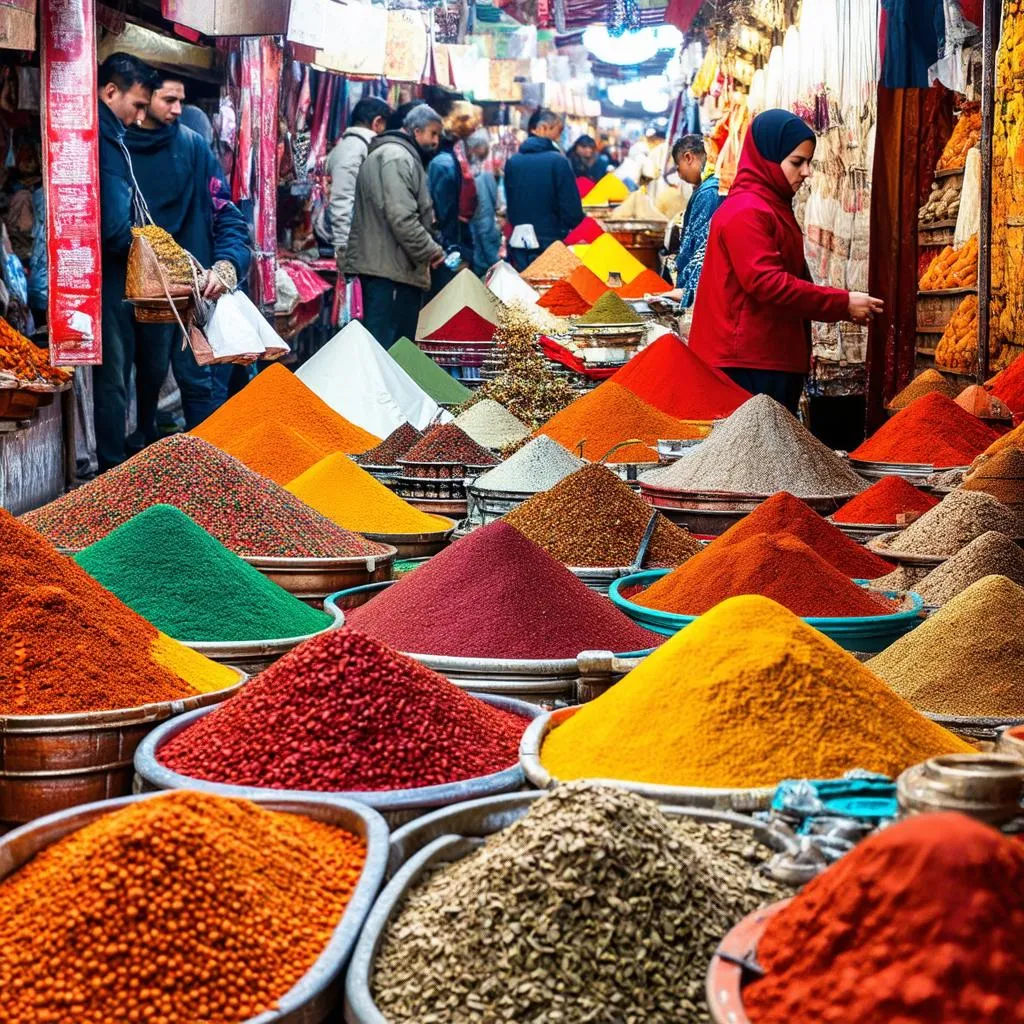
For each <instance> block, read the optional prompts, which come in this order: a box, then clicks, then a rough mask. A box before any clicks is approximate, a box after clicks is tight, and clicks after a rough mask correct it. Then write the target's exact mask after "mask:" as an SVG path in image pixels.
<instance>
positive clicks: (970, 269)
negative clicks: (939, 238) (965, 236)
mask: <svg viewBox="0 0 1024 1024" xmlns="http://www.w3.org/2000/svg"><path fill="white" fill-rule="evenodd" d="M977 283H978V236H977V235H971V237H970V239H969V240H968V241H967V242H966V243H965V244H964V245H962V246H961V247H960V248H959V249H954V248H953V246H951V245H947V246H946V248H945V249H943V250H942V252H940V253H939V255H938V256H936V257H935V259H933V260H932V261H931V263H930V264H929V265H928V269H927V270H926V271H925V272H924V274H923V275H922V276H921V280H920V281H919V282H918V284H919V286H920V288H921V291H925V292H931V291H939V290H940V289H943V288H974V287H975V286H976V285H977Z"/></svg>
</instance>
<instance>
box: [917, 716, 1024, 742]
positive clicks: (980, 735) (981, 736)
mask: <svg viewBox="0 0 1024 1024" xmlns="http://www.w3.org/2000/svg"><path fill="white" fill-rule="evenodd" d="M918 710H920V711H921V714H923V715H925V716H926V717H927V718H930V719H931V720H932V721H933V722H936V723H937V724H938V725H941V726H942V727H943V728H945V729H948V730H949V731H950V732H954V733H956V734H957V736H962V737H963V738H964V739H966V740H968V741H970V742H971V743H995V742H996V740H998V739H999V736H1000V734H1001V733H1002V732H1003V731H1004V730H1006V729H1012V728H1014V726H1018V725H1024V718H1021V717H1020V716H1017V717H1012V718H992V717H989V718H971V717H965V716H963V715H933V714H931V713H930V712H928V711H925V710H923V709H921V708H919V709H918Z"/></svg>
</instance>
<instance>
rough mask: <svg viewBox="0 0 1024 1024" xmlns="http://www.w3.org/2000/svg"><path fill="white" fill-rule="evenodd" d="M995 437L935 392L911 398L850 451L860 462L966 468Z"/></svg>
mask: <svg viewBox="0 0 1024 1024" xmlns="http://www.w3.org/2000/svg"><path fill="white" fill-rule="evenodd" d="M998 436H999V435H998V434H997V433H996V432H995V431H994V430H992V429H991V428H990V427H987V426H986V425H985V424H984V423H982V421H981V420H979V419H978V417H977V416H972V415H971V414H970V413H969V412H967V411H965V410H964V409H961V408H960V406H959V405H957V404H956V402H954V401H953V400H952V399H950V398H947V397H946V396H945V395H943V394H940V393H939V392H938V391H929V392H928V393H927V394H924V395H922V396H921V397H920V398H915V399H914V401H913V402H911V403H910V405H908V406H907V407H906V408H905V409H901V410H900V411H899V412H898V413H896V415H895V416H893V417H892V419H890V420H888V421H887V422H886V423H884V424H883V425H882V426H881V427H880V428H879V429H878V430H877V431H875V433H874V434H872V435H871V437H869V438H868V439H867V440H866V441H865V442H864V443H863V444H861V445H860V446H859V447H858V448H856V449H854V450H853V451H852V452H850V457H851V458H854V459H859V460H860V461H862V462H897V463H907V464H915V465H926V466H937V467H939V468H941V469H945V468H947V467H951V466H969V465H970V464H971V462H973V461H974V459H975V458H976V457H977V456H979V455H980V454H981V453H982V452H983V451H984V450H985V449H986V448H987V447H988V446H989V445H990V444H991V443H992V442H993V441H995V440H996V438H997V437H998Z"/></svg>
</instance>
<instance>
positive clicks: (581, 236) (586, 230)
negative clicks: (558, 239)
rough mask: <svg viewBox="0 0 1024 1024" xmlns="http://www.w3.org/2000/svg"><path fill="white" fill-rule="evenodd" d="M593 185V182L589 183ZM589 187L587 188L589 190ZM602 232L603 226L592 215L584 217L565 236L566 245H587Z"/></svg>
mask: <svg viewBox="0 0 1024 1024" xmlns="http://www.w3.org/2000/svg"><path fill="white" fill-rule="evenodd" d="M591 187H593V183H591ZM589 191H590V189H589V188H588V189H587V192H589ZM584 194H586V193H584ZM603 234H604V228H603V227H601V225H600V224H598V222H597V221H596V220H594V218H593V217H584V218H583V220H581V221H580V222H579V224H577V225H576V227H574V228H573V229H572V231H570V232H569V234H568V235H566V237H565V244H566V245H589V244H590V243H591V242H592V241H593V240H594V239H595V238H600V237H601V235H603Z"/></svg>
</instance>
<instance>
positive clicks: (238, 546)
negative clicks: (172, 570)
mask: <svg viewBox="0 0 1024 1024" xmlns="http://www.w3.org/2000/svg"><path fill="white" fill-rule="evenodd" d="M151 505H174V506H175V507H176V508H180V509H181V510H182V512H184V513H186V514H187V515H188V516H189V517H190V518H191V519H193V520H194V521H195V522H197V523H198V524H199V525H200V526H201V527H202V528H203V529H204V530H206V532H207V533H211V534H213V536H214V537H216V538H217V540H219V541H220V542H221V544H223V545H224V546H225V547H226V548H229V549H230V550H231V551H234V552H235V554H237V555H250V556H254V555H258V556H263V557H283V558H337V557H344V556H348V555H383V554H384V553H385V552H386V550H387V549H386V548H384V547H382V546H381V545H380V544H375V543H373V542H372V541H368V540H365V539H363V538H362V537H360V536H358V535H357V534H354V533H349V531H348V530H344V529H342V528H341V527H340V526H336V525H335V524H334V523H332V522H331V521H330V520H329V519H326V518H324V517H323V516H322V515H320V514H319V513H318V512H314V511H313V509H311V508H309V506H308V505H304V504H303V503H302V502H301V501H299V499H298V498H296V497H295V496H294V495H292V494H289V493H288V492H287V491H286V490H284V488H282V487H279V486H278V485H277V484H275V483H274V482H273V481H272V480H268V479H266V478H265V477H262V476H260V475H259V474H258V473H254V472H253V471H252V470H251V469H248V468H247V467H246V466H243V465H242V463H241V462H239V461H238V460H237V459H234V458H232V457H231V456H230V455H227V454H225V453H224V452H222V451H221V450H220V449H219V448H215V447H214V446H213V445H212V444H210V443H209V442H207V441H203V440H201V439H200V438H198V437H193V436H192V435H191V434H176V435H174V436H173V437H168V438H165V439H164V440H162V441H157V443H156V444H154V445H150V446H149V447H148V448H146V449H145V450H144V451H142V452H140V453H139V454H138V455H136V456H135V457H134V458H131V459H129V460H128V461H127V462H124V463H122V464H121V465H120V466H117V467H116V468H114V469H111V470H109V471H108V472H106V473H104V474H103V475H102V476H99V477H97V478H96V479H95V480H92V481H90V482H89V483H87V484H83V485H82V486H81V487H79V488H77V489H76V490H74V491H71V492H70V493H68V494H65V495H64V497H62V498H58V499H57V500H56V501H52V502H50V504H49V505H44V506H43V507H42V508H40V509H36V511H34V512H29V513H28V514H27V515H25V516H23V520H24V522H26V523H27V524H28V525H29V526H31V527H32V528H33V529H34V530H38V531H39V532H40V533H42V534H43V535H44V536H45V537H47V538H49V539H50V540H51V541H53V543H54V544H57V545H58V546H60V547H65V548H74V549H78V548H84V547H88V546H89V545H90V544H94V543H95V542H96V541H98V540H99V539H100V538H101V537H105V536H106V535H107V534H108V533H110V531H111V530H113V529H114V528H115V527H118V526H120V525H121V524H122V523H126V522H127V521H128V520H129V519H131V518H132V516H135V515H138V514H139V513H140V512H142V511H143V510H144V509H147V508H149V507H150V506H151ZM187 570H188V566H186V565H183V566H182V571H183V572H186V571H187Z"/></svg>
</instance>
